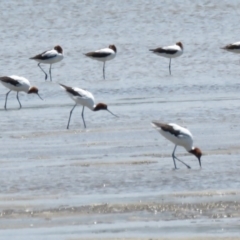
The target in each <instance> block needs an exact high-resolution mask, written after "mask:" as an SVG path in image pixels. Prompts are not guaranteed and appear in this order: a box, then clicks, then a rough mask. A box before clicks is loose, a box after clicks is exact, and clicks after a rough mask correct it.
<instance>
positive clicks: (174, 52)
mask: <svg viewBox="0 0 240 240" xmlns="http://www.w3.org/2000/svg"><path fill="white" fill-rule="evenodd" d="M149 51H152V52H153V53H155V54H157V55H158V56H162V57H166V58H170V61H169V73H170V75H171V60H172V58H176V57H179V56H181V55H182V54H183V45H182V43H181V42H177V43H176V44H175V45H172V46H167V47H160V48H156V49H149Z"/></svg>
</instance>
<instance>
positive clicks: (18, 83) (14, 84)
mask: <svg viewBox="0 0 240 240" xmlns="http://www.w3.org/2000/svg"><path fill="white" fill-rule="evenodd" d="M0 81H1V83H2V84H3V86H5V87H6V88H8V89H10V91H8V92H7V94H6V99H5V105H4V108H5V109H7V98H8V94H9V93H10V92H11V91H16V92H17V100H18V103H19V106H20V108H22V105H21V103H20V101H19V98H18V93H19V92H25V93H28V94H30V93H35V94H37V95H38V96H39V98H40V99H42V98H41V97H40V95H39V93H38V88H37V87H31V85H30V82H29V81H28V80H27V79H26V78H24V77H19V76H15V75H12V76H10V77H6V76H4V77H0ZM42 100H43V99H42ZM20 108H19V109H20Z"/></svg>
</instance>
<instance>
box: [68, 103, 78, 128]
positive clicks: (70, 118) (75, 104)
mask: <svg viewBox="0 0 240 240" xmlns="http://www.w3.org/2000/svg"><path fill="white" fill-rule="evenodd" d="M76 106H77V104H75V105H74V106H73V108H72V110H71V111H70V115H69V119H68V125H67V129H69V124H70V120H71V116H72V112H73V110H74V108H75V107H76Z"/></svg>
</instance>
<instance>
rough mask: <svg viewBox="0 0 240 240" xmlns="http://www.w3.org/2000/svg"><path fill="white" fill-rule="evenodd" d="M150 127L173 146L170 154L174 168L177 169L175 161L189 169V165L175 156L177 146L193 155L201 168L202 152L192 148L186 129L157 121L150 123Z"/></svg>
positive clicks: (189, 135) (190, 137) (190, 136)
mask: <svg viewBox="0 0 240 240" xmlns="http://www.w3.org/2000/svg"><path fill="white" fill-rule="evenodd" d="M152 126H153V127H154V128H156V129H157V131H159V132H160V133H161V134H162V135H163V136H164V137H165V138H167V139H168V140H169V141H171V142H172V143H174V144H175V147H174V150H173V153H172V158H173V162H174V166H175V168H177V166H176V162H175V159H176V160H178V161H180V162H181V163H183V164H184V165H185V166H186V167H188V168H191V167H190V166H189V165H187V164H186V163H184V162H183V161H182V160H180V159H178V158H177V157H176V156H175V150H176V148H177V146H178V145H179V146H182V147H184V148H185V149H186V150H187V151H188V152H189V153H192V154H193V155H195V156H196V157H197V159H198V161H199V165H200V167H201V156H202V152H201V150H200V149H199V148H197V147H194V146H193V136H192V134H191V132H190V131H189V130H188V129H186V128H183V127H181V126H179V125H177V124H175V123H169V124H166V123H161V122H159V121H152Z"/></svg>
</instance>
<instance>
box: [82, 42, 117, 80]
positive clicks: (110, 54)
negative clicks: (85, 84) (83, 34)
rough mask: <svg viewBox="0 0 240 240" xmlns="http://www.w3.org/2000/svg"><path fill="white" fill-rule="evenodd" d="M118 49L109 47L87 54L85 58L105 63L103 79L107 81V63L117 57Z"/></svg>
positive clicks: (113, 46)
mask: <svg viewBox="0 0 240 240" xmlns="http://www.w3.org/2000/svg"><path fill="white" fill-rule="evenodd" d="M116 54H117V48H116V47H115V45H109V47H108V48H103V49H100V50H96V51H94V52H89V53H86V54H85V56H87V57H90V58H92V59H95V60H98V61H101V62H103V78H104V79H105V62H106V61H109V60H112V59H114V58H115V57H116Z"/></svg>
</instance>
